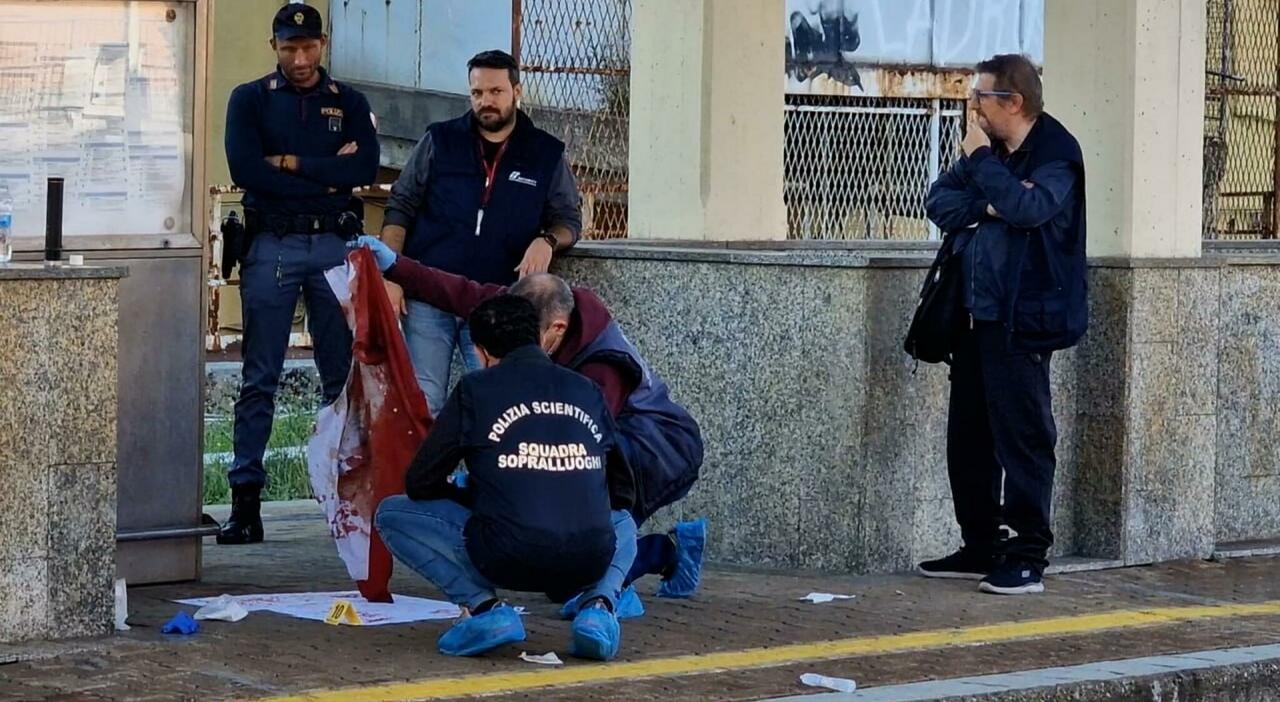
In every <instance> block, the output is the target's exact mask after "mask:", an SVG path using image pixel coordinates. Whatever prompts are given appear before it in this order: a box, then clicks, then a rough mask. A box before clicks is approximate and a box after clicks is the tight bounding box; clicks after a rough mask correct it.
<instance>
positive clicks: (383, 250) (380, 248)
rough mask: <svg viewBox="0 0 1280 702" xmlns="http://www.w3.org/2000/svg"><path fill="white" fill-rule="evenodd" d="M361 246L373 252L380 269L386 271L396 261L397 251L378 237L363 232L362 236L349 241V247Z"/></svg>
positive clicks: (356, 247)
mask: <svg viewBox="0 0 1280 702" xmlns="http://www.w3.org/2000/svg"><path fill="white" fill-rule="evenodd" d="M361 246H363V247H365V248H367V249H369V250H370V251H372V252H373V260H375V261H377V262H378V270H380V271H382V272H384V273H385V272H386V271H387V269H388V268H390V267H391V266H393V265H395V263H396V252H395V251H392V250H391V248H390V247H388V246H387V245H386V244H384V243H382V240H381V239H379V238H377V237H372V236H369V235H368V234H361V235H360V236H358V237H356V238H355V239H352V240H351V241H348V242H347V248H349V249H358V248H360V247H361Z"/></svg>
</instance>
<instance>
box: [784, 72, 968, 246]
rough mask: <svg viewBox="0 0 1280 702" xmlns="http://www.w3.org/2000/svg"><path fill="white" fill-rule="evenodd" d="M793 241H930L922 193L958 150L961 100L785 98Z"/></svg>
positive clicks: (934, 233)
mask: <svg viewBox="0 0 1280 702" xmlns="http://www.w3.org/2000/svg"><path fill="white" fill-rule="evenodd" d="M785 109H786V120H785V146H784V149H785V151H784V169H785V178H786V186H785V191H784V197H785V199H786V204H787V236H788V238H791V239H929V238H937V236H938V232H937V230H936V228H935V227H934V226H933V225H932V224H930V223H929V222H928V220H927V219H926V218H925V213H924V200H925V195H926V194H927V193H928V190H929V185H930V184H931V183H932V182H933V181H934V180H935V179H936V178H937V177H938V174H939V173H940V172H941V171H943V170H945V169H946V168H948V167H950V165H951V164H952V163H953V162H954V161H955V158H956V155H957V153H958V152H959V145H960V141H961V138H962V137H961V131H960V128H961V122H962V120H963V118H964V103H963V102H962V101H958V100H939V99H905V98H901V99H884V98H848V97H807V96H792V95H789V96H787V105H786V107H785Z"/></svg>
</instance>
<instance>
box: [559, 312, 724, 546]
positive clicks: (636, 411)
mask: <svg viewBox="0 0 1280 702" xmlns="http://www.w3.org/2000/svg"><path fill="white" fill-rule="evenodd" d="M588 363H609V364H610V365H612V366H613V367H614V368H618V369H620V370H622V371H623V373H624V375H627V376H629V377H628V380H629V381H630V382H631V383H633V384H634V387H635V390H633V391H632V392H631V394H630V395H628V396H627V400H626V404H625V405H623V407H622V411H621V412H619V413H618V428H619V431H618V439H619V441H620V442H621V443H622V450H623V453H624V454H626V456H627V461H628V463H630V464H631V466H632V468H633V470H634V471H635V477H636V500H635V506H634V507H633V508H632V510H631V514H632V516H633V517H634V518H635V520H636V523H637V524H638V523H640V522H643V521H644V520H645V519H647V518H648V517H649V516H650V515H651V514H653V513H654V512H656V511H657V510H658V509H660V508H662V507H665V506H666V505H669V504H671V503H673V502H675V501H676V500H679V499H680V498H682V497H684V496H685V495H686V494H687V493H688V492H689V488H691V487H693V484H694V483H695V482H696V481H697V480H698V472H699V469H700V468H701V467H702V431H701V430H700V429H699V428H698V423H697V422H696V421H694V419H693V417H692V416H691V415H690V414H689V412H688V411H686V410H685V408H683V407H681V406H680V405H678V404H676V403H675V402H673V401H672V400H671V396H670V392H669V391H668V390H667V384H666V383H665V382H663V380H662V378H660V377H658V375H657V374H655V373H654V372H653V371H652V370H650V369H649V364H648V363H646V362H645V360H644V357H642V356H641V355H640V352H639V351H637V350H636V347H635V346H633V345H632V344H631V342H630V341H629V340H628V339H627V337H626V336H625V335H623V333H622V329H621V327H619V326H618V323H617V322H615V321H613V320H609V324H608V326H607V327H605V329H604V331H603V332H601V333H600V335H599V336H597V337H596V338H595V339H594V340H592V341H591V342H589V343H588V344H587V345H586V346H585V347H584V348H583V349H582V350H581V351H579V352H578V353H577V355H575V356H574V357H573V360H572V361H570V362H569V364H568V366H569V367H570V368H573V369H574V370H577V369H579V368H581V367H582V366H584V365H586V364H588Z"/></svg>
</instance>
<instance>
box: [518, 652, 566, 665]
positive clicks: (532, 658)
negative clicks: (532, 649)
mask: <svg viewBox="0 0 1280 702" xmlns="http://www.w3.org/2000/svg"><path fill="white" fill-rule="evenodd" d="M520 660H522V661H526V662H528V663H540V664H542V665H564V661H562V660H560V656H557V655H556V652H555V651H552V652H550V653H540V654H537V655H534V654H532V653H528V652H526V651H521V652H520Z"/></svg>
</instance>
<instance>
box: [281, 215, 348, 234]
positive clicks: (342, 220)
mask: <svg viewBox="0 0 1280 702" xmlns="http://www.w3.org/2000/svg"><path fill="white" fill-rule="evenodd" d="M360 228H361V221H360V217H359V216H358V215H356V214H355V213H354V212H339V213H338V214H325V215H264V216H263V217H262V223H261V226H260V227H259V231H262V232H267V233H270V234H329V233H334V234H341V235H343V236H354V235H355V234H358V233H359V232H360Z"/></svg>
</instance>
